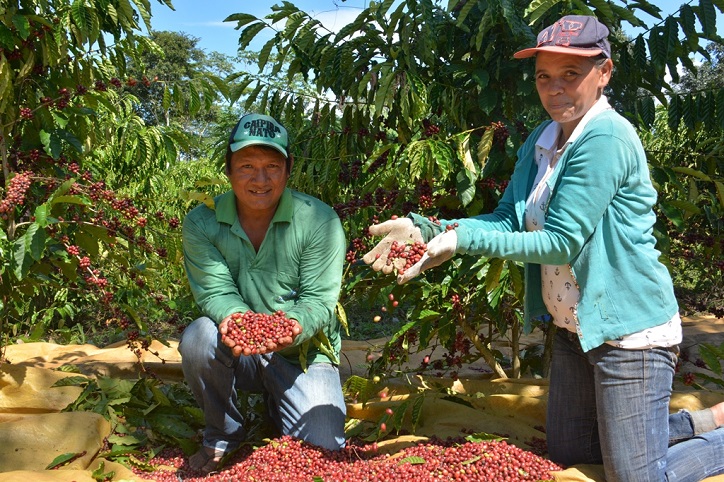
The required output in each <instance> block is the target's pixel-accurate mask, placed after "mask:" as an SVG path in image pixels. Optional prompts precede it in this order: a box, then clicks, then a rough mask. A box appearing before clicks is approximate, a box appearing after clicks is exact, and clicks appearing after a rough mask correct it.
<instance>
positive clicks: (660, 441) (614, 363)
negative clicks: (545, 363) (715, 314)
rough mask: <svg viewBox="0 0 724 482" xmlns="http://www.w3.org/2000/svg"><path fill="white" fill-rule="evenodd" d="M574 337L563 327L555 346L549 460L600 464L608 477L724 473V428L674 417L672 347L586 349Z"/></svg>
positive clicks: (650, 479)
mask: <svg viewBox="0 0 724 482" xmlns="http://www.w3.org/2000/svg"><path fill="white" fill-rule="evenodd" d="M571 335H572V334H571ZM571 335H569V332H567V331H566V330H558V333H557V334H556V338H555V342H554V345H553V358H552V362H551V376H550V393H549V398H548V414H547V428H546V435H547V440H548V453H549V456H550V458H551V460H553V461H554V462H556V463H559V464H562V465H565V466H569V465H574V464H601V463H603V466H604V470H605V473H606V481H607V482H662V481H668V482H674V481H676V482H680V481H700V480H703V479H705V478H706V477H710V476H713V475H717V474H722V473H724V427H721V428H718V429H715V430H713V429H714V428H715V427H714V426H713V424H706V423H702V422H701V421H702V420H703V418H702V417H701V414H702V413H703V412H693V413H689V412H686V411H682V412H679V413H674V414H671V415H669V401H670V398H671V385H672V381H673V376H674V368H675V365H676V354H675V352H674V349H667V348H652V349H646V350H624V349H621V348H616V347H613V346H610V345H608V344H604V345H601V346H599V347H597V348H595V349H593V350H590V351H589V352H587V353H584V352H583V350H582V349H581V345H580V343H578V340H577V338H576V336H575V335H573V336H571ZM706 425H709V426H706ZM707 430H710V431H708V432H706V431H707ZM702 432H705V433H702Z"/></svg>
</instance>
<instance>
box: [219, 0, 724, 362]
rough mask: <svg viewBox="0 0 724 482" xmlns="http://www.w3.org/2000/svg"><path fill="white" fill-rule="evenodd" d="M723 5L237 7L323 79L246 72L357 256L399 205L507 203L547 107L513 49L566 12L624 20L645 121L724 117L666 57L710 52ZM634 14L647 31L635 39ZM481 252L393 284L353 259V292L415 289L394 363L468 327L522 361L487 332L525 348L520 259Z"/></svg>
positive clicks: (633, 97) (629, 101)
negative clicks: (296, 86) (676, 84)
mask: <svg viewBox="0 0 724 482" xmlns="http://www.w3.org/2000/svg"><path fill="white" fill-rule="evenodd" d="M715 8H719V9H720V10H721V6H720V5H718V4H714V3H712V2H711V1H709V0H704V1H701V2H699V3H698V5H692V4H685V5H682V7H681V8H680V9H679V10H678V11H676V12H675V13H674V14H672V15H669V16H667V17H666V18H664V17H663V16H662V15H661V10H660V9H659V7H657V6H656V5H655V4H653V3H651V2H648V1H642V2H636V3H634V4H629V3H627V2H620V1H615V2H604V1H589V2H584V1H581V0H576V1H572V2H571V1H564V0H546V1H535V2H528V1H505V2H501V1H498V0H467V1H465V0H462V1H451V2H449V4H448V5H447V7H444V6H441V5H440V4H439V3H438V2H432V1H426V0H406V1H402V2H397V3H395V2H371V3H370V4H369V6H368V7H367V8H366V9H364V10H363V11H362V12H361V13H360V14H359V15H358V16H357V18H356V19H355V20H354V21H352V22H351V23H350V24H349V25H347V26H345V27H344V28H342V29H341V30H340V31H339V32H337V33H332V32H329V31H327V30H325V29H324V28H323V27H322V26H321V25H320V23H319V22H318V21H317V20H316V19H315V18H313V17H312V16H310V15H308V14H307V13H305V12H303V11H301V10H299V9H298V8H297V7H296V6H295V5H293V4H292V3H289V2H284V3H283V4H281V5H276V6H274V7H272V11H271V13H269V14H268V15H267V16H265V17H263V18H257V17H256V16H254V15H251V14H248V13H238V14H233V15H230V16H229V17H228V18H227V21H229V22H236V26H237V29H239V30H240V45H242V46H244V45H248V44H249V43H250V42H251V41H252V40H253V39H255V38H256V37H258V36H259V35H261V34H262V32H268V31H269V30H272V31H273V35H272V36H271V39H270V40H268V41H267V42H266V43H265V45H264V47H263V49H262V52H261V53H260V55H259V59H258V69H259V71H262V70H267V71H268V70H271V72H284V74H285V75H286V79H287V80H288V81H289V82H290V83H291V81H292V79H296V78H298V76H299V75H301V76H302V77H303V78H304V79H308V81H309V82H310V83H313V85H314V86H315V89H316V91H317V92H318V94H316V95H315V96H310V95H308V93H307V92H305V93H304V94H302V93H301V92H295V91H294V90H293V89H290V88H288V87H286V88H280V87H278V86H276V85H273V84H270V83H266V82H264V80H263V79H260V78H259V76H258V74H254V73H252V72H249V71H246V72H243V73H239V74H238V77H237V78H238V79H239V80H240V81H241V84H242V85H243V86H244V89H246V90H245V91H246V92H248V95H247V96H246V99H245V100H246V106H247V107H248V106H250V105H252V104H253V103H256V105H257V106H258V107H259V108H261V109H263V110H265V111H267V112H269V113H270V114H271V115H274V116H276V117H278V118H280V119H282V120H283V121H284V122H285V124H286V125H287V126H288V127H289V128H290V130H291V131H292V132H295V133H296V136H295V139H294V146H293V147H294V149H293V150H294V152H295V153H297V162H296V163H295V169H294V172H293V176H292V179H291V182H292V183H293V185H295V186H296V187H298V188H299V189H301V190H304V191H307V192H310V193H312V194H315V195H317V196H319V197H320V198H322V199H323V200H325V201H327V202H329V203H331V204H333V205H335V208H336V209H337V212H338V213H340V216H341V217H342V218H343V222H344V224H345V227H346V229H347V232H348V233H349V236H350V239H351V240H352V243H351V246H350V254H349V256H348V258H349V259H350V261H353V260H354V259H355V257H358V256H359V255H361V254H362V253H363V252H364V251H365V250H366V249H369V248H370V247H371V243H372V242H373V240H370V239H367V237H366V236H365V228H366V227H367V226H368V225H369V224H370V223H372V222H376V220H378V219H382V218H384V217H389V216H390V215H391V214H398V215H400V214H405V213H407V212H410V211H415V212H418V213H421V214H423V215H427V216H432V217H439V218H446V219H454V218H457V217H465V216H470V215H477V214H481V213H485V212H489V211H491V210H492V209H494V207H495V205H496V204H497V201H498V199H499V197H500V195H501V192H502V190H503V189H504V188H505V182H504V181H501V180H502V179H507V178H508V177H509V176H510V173H511V170H512V167H513V165H514V162H515V158H516V149H517V147H518V146H519V145H521V143H522V141H524V140H525V138H526V136H527V134H528V131H529V129H530V128H532V127H533V126H535V125H536V124H537V123H538V122H539V121H540V120H541V119H543V118H544V117H545V114H544V112H543V110H542V109H541V108H540V106H539V101H538V99H537V95H536V92H535V86H534V83H533V79H532V67H533V66H532V63H531V62H528V61H518V60H514V59H513V57H512V54H513V53H514V52H515V51H517V50H518V49H520V48H523V47H527V46H529V45H531V44H532V43H533V42H534V40H535V33H536V32H538V31H539V30H540V29H541V28H542V27H543V26H545V25H548V24H549V23H551V22H552V21H553V20H554V19H557V18H558V17H559V16H561V15H563V14H593V15H596V16H598V17H599V19H601V20H602V21H603V22H604V23H606V24H607V25H608V26H609V27H610V29H611V31H612V32H613V34H614V35H613V36H612V50H613V52H614V62H615V64H616V65H617V66H618V68H617V70H616V74H615V75H614V76H613V79H612V81H611V85H610V89H609V91H607V95H609V97H610V98H611V101H612V102H613V103H614V104H615V105H616V106H617V108H618V109H619V110H620V111H621V112H623V113H624V114H625V115H628V116H629V117H630V119H631V120H632V121H633V122H634V123H635V124H637V125H641V126H643V127H645V126H651V125H652V123H653V122H654V120H655V119H656V116H657V113H656V107H655V102H654V99H656V100H657V101H659V102H661V103H663V104H664V105H666V106H667V109H668V111H669V112H668V114H669V116H668V119H669V122H670V123H671V124H670V125H671V126H674V127H676V126H678V125H679V124H682V125H683V126H684V127H685V128H686V129H687V131H688V132H692V130H693V129H695V128H698V126H704V127H705V128H706V129H714V131H711V132H720V129H721V126H720V125H718V124H717V121H718V117H717V116H718V113H719V112H720V111H722V110H724V109H721V108H720V106H719V102H718V97H717V95H718V93H717V92H716V91H707V92H701V93H696V94H687V95H682V96H679V95H676V92H674V90H673V88H672V86H671V85H670V84H669V83H667V82H666V80H665V78H666V76H665V74H666V72H667V70H668V71H670V72H672V75H673V76H674V81H677V80H678V78H677V77H676V73H674V71H675V70H676V69H675V66H676V65H678V64H679V63H682V64H683V65H685V66H688V67H690V68H692V67H693V65H692V61H691V57H692V55H693V54H695V53H699V54H705V53H706V50H705V49H704V47H703V46H702V45H703V43H704V42H717V41H719V36H718V34H717V32H716V25H715V23H713V21H712V19H713V18H714V14H715V11H714V9H715ZM644 18H653V19H654V22H653V24H649V23H647V21H645V20H643V19H644ZM624 25H630V26H633V27H638V28H639V29H640V30H642V33H640V34H638V35H637V36H636V37H634V38H627V37H626V36H625V35H623V33H622V27H623V26H624ZM682 32H683V33H685V36H684V37H683V40H681V39H680V38H679V37H680V35H679V34H680V33H682ZM283 66H284V67H285V70H284V69H283V68H282V67H283ZM659 115H660V114H659ZM717 129H718V130H717ZM661 162H662V163H663V164H666V161H665V160H663V159H662V160H661ZM679 174H680V175H686V174H684V173H679ZM712 180H713V178H712ZM713 181H714V182H713V184H712V186H716V181H715V180H713ZM710 192H711V191H710ZM702 202H703V201H702ZM718 212H719V211H718V208H715V209H714V211H712V214H717V213H718ZM660 232H661V233H665V231H660ZM664 237H665V236H664ZM661 242H662V244H664V243H666V239H662V241H661ZM478 262H479V264H478V265H476V264H475V262H473V261H467V260H462V261H460V263H457V264H451V265H450V267H448V268H447V269H446V270H445V271H443V270H439V271H438V272H437V273H435V274H426V275H425V277H424V278H423V279H421V280H419V281H416V282H415V283H413V284H412V285H410V286H409V287H403V288H394V289H393V288H391V287H390V286H389V283H390V281H389V279H381V278H377V277H376V276H375V275H374V274H372V273H370V272H369V271H368V270H367V269H366V268H365V267H362V266H359V265H352V266H350V269H349V270H348V272H347V277H346V283H345V287H344V296H345V298H350V299H352V298H354V299H357V300H358V299H360V297H361V296H367V297H368V298H367V299H368V300H369V302H370V303H371V304H380V303H381V302H384V296H386V295H387V294H388V293H389V292H390V291H391V290H392V291H394V293H395V296H396V297H397V298H398V299H400V300H402V301H403V302H404V301H406V300H408V299H412V298H414V299H415V306H413V307H412V308H410V309H408V310H406V311H404V312H402V311H401V312H400V313H399V316H401V317H402V319H403V320H404V322H403V323H402V327H401V328H400V329H399V330H398V332H397V334H396V335H395V336H393V337H392V340H391V341H390V344H389V345H388V350H389V351H388V352H386V355H387V356H386V357H383V358H384V359H385V361H387V362H390V361H391V362H393V363H398V362H402V361H404V360H405V356H404V354H402V353H403V352H405V351H406V350H409V349H410V347H414V349H418V350H420V349H424V348H427V347H428V345H430V346H433V345H431V344H433V343H439V344H440V345H441V346H443V347H445V348H446V349H448V350H449V349H451V348H453V347H452V345H451V343H454V342H453V340H455V339H456V337H458V336H460V335H459V334H458V329H457V328H456V327H459V328H460V331H461V332H462V333H463V337H467V338H468V341H469V342H470V343H473V344H474V346H475V348H476V350H475V351H476V352H477V353H478V355H477V356H480V357H483V358H484V359H485V361H486V362H487V363H488V364H489V365H491V367H492V368H493V369H494V370H495V371H496V373H500V374H501V375H502V374H503V373H502V370H503V369H504V368H503V367H505V369H506V370H507V369H510V370H509V373H512V374H513V375H514V376H518V375H519V374H520V369H521V365H520V362H519V361H518V360H517V359H516V355H513V359H511V360H505V359H504V358H503V357H502V354H497V353H494V352H491V351H489V349H488V346H489V345H490V342H491V341H493V340H494V339H498V338H500V337H507V336H511V343H512V345H513V346H514V347H515V351H517V350H519V349H526V348H524V347H520V346H518V342H517V340H518V337H519V335H520V333H522V332H523V328H524V327H522V326H521V320H520V318H521V314H520V293H521V291H522V281H521V276H520V272H519V267H517V266H515V265H512V264H510V263H502V262H501V261H500V260H485V259H483V260H478ZM472 266H475V268H474V269H473V268H472ZM488 273H490V275H488ZM452 293H455V294H458V295H459V296H460V297H461V300H464V301H463V304H464V306H465V308H464V314H456V313H454V310H453V309H452V308H451V304H450V303H451V302H450V301H449V299H446V298H445V296H446V294H452ZM352 295H353V296H352ZM345 298H343V302H344V299H345ZM461 316H462V317H463V319H464V323H462V321H463V320H461V319H460V317H461ZM466 327H467V329H466ZM530 328H531V326H525V329H530ZM418 337H419V338H418ZM476 337H477V338H476ZM413 340H414V342H413ZM475 340H477V341H475ZM395 350H397V351H399V352H400V353H395ZM475 351H473V353H472V354H471V356H473V357H474V356H475V354H474V353H475ZM448 358H449V359H450V360H451V361H452V363H446V364H443V368H446V369H453V368H454V366H455V365H456V362H457V361H458V360H457V359H456V358H455V354H454V353H450V354H449V356H448ZM528 366H531V365H530V364H528ZM378 368H381V367H378ZM544 370H545V368H544Z"/></svg>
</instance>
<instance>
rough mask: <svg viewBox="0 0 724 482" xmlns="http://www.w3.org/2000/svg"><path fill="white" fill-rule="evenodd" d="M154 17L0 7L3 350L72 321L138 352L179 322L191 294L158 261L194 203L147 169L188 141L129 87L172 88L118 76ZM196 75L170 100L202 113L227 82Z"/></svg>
mask: <svg viewBox="0 0 724 482" xmlns="http://www.w3.org/2000/svg"><path fill="white" fill-rule="evenodd" d="M159 3H160V4H161V5H163V6H164V8H165V7H170V6H171V3H170V1H169V0H165V1H163V2H159ZM150 17H151V5H150V3H148V2H145V1H140V0H133V1H129V0H112V1H110V2H108V1H105V0H103V1H89V2H71V1H69V0H51V1H47V2H46V1H44V2H37V1H32V0H21V1H19V2H15V3H12V4H8V5H4V6H2V7H0V74H1V76H0V78H1V79H2V80H1V81H0V162H1V164H2V172H1V173H0V255H1V256H2V259H3V264H2V267H0V333H1V335H2V340H0V347H3V346H5V344H6V343H8V342H9V340H10V339H15V338H22V339H26V340H39V339H42V338H44V337H47V336H52V334H53V332H56V333H61V334H62V333H65V334H66V335H68V334H69V331H68V330H69V329H70V328H71V327H72V326H74V325H75V324H77V323H80V324H82V325H83V329H82V330H81V334H80V335H79V337H80V338H81V339H82V338H83V336H84V335H85V333H91V332H96V333H98V332H106V333H113V332H118V333H120V336H121V337H123V336H126V337H127V338H128V339H129V340H132V343H131V345H132V349H133V350H134V351H137V352H138V350H142V349H145V348H146V347H147V346H148V343H149V341H150V339H151V338H153V337H161V338H164V337H165V336H167V335H163V336H161V333H160V332H159V331H158V329H156V328H154V327H153V326H152V324H151V322H152V321H158V320H163V321H164V322H165V323H170V324H174V323H177V322H178V321H179V320H178V314H177V313H176V311H175V309H176V307H177V306H178V304H179V303H181V304H184V303H185V304H188V303H187V302H186V301H184V299H185V298H184V297H186V298H188V295H179V293H182V291H180V290H181V289H183V284H179V283H178V281H179V280H181V279H182V277H181V270H180V269H179V268H176V269H175V274H176V276H175V277H173V276H170V277H165V276H164V271H165V270H166V269H167V266H168V265H169V264H171V265H173V266H178V263H179V260H180V258H181V254H180V247H179V246H180V244H179V236H178V233H179V224H180V219H182V216H183V215H184V214H185V212H186V210H187V209H188V206H189V202H188V201H190V200H188V199H187V201H186V202H183V201H180V200H179V199H178V198H175V199H173V200H172V201H171V202H168V195H169V191H168V190H167V189H165V186H164V189H159V186H154V185H153V181H154V179H157V178H158V176H156V175H154V174H153V173H154V172H158V171H159V170H160V169H166V168H168V167H169V165H173V164H175V163H176V160H177V157H178V149H179V148H184V147H187V146H188V144H189V142H190V141H189V138H188V135H187V134H186V133H185V132H184V131H183V130H181V129H179V128H178V127H177V126H175V125H167V126H146V125H145V124H144V122H143V121H142V120H141V119H140V117H139V116H138V113H137V111H136V106H137V104H138V99H136V98H135V97H133V96H132V95H130V94H128V92H127V91H126V90H124V87H125V86H130V85H135V84H137V83H138V82H143V83H146V84H149V85H150V84H152V83H157V84H159V85H162V86H163V88H164V89H166V90H167V91H173V90H174V88H175V87H174V85H173V84H171V83H169V82H166V81H165V80H164V79H158V78H153V79H149V78H141V79H136V78H134V77H131V76H129V75H128V74H127V71H126V65H127V62H128V61H130V60H132V59H138V58H139V56H140V54H141V53H142V52H144V51H146V50H148V49H151V50H153V49H154V48H155V46H154V44H153V42H152V41H150V40H149V39H148V37H145V36H143V35H141V27H142V25H141V24H139V22H143V26H144V27H145V28H147V29H150ZM108 39H113V40H114V44H112V45H109V44H107V41H108ZM136 64H138V62H137V61H136ZM189 82H191V81H189ZM193 82H194V83H195V85H194V86H191V87H190V88H188V89H186V90H185V92H187V94H185V95H184V96H181V95H180V94H175V95H170V94H169V95H167V96H166V98H165V103H166V105H170V104H172V103H176V104H178V105H179V106H181V107H179V109H181V108H182V109H184V110H185V111H188V112H191V113H193V112H198V111H200V110H201V109H203V108H206V107H209V106H210V105H211V104H212V103H213V101H214V100H215V99H217V98H218V95H219V93H223V92H225V90H224V89H223V86H222V88H221V89H220V88H219V87H218V86H217V84H216V83H215V80H214V79H213V78H212V77H210V76H209V77H206V78H199V79H194V80H193ZM174 192H178V187H174ZM159 193H162V194H163V197H159ZM72 336H75V335H72ZM101 336H103V335H101ZM111 336H112V335H111ZM61 337H62V335H61ZM106 338H107V337H106ZM76 339H77V338H76ZM0 359H2V350H1V349H0Z"/></svg>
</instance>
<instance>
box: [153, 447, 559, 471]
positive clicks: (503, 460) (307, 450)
mask: <svg viewBox="0 0 724 482" xmlns="http://www.w3.org/2000/svg"><path fill="white" fill-rule="evenodd" d="M350 442H351V441H350ZM151 464H152V465H154V466H157V467H163V469H159V470H157V471H156V472H154V473H153V474H151V477H152V478H153V480H155V481H157V482H170V481H174V482H176V481H178V480H184V481H185V482H200V481H205V482H211V481H214V482H216V481H232V480H233V481H237V482H246V481H255V482H259V481H275V482H302V481H304V482H309V481H314V480H323V481H324V482H370V481H380V482H384V481H416V482H439V481H470V482H473V481H474V482H502V481H513V482H524V481H540V480H551V479H552V478H553V477H552V475H551V471H558V470H562V469H563V468H562V467H560V466H558V465H556V464H554V463H553V462H551V461H550V460H547V459H545V458H543V457H540V456H538V455H535V454H533V453H531V452H528V451H526V450H523V449H520V448H518V447H516V446H515V445H511V444H509V443H507V442H505V441H485V442H469V441H466V440H465V439H458V440H436V439H432V440H429V441H428V442H424V443H420V444H417V445H414V446H412V447H408V448H406V449H403V450H401V451H399V452H398V453H396V454H394V455H392V454H388V453H380V452H378V450H377V444H376V443H375V444H368V445H356V444H354V443H348V444H347V447H345V448H344V449H342V450H340V451H337V452H331V451H329V450H325V449H321V448H319V447H315V446H314V445H310V444H307V443H304V442H301V441H300V440H297V439H294V438H292V437H289V436H283V437H280V438H276V439H273V440H272V441H271V442H270V443H269V444H267V445H264V446H262V447H259V448H257V449H255V450H254V449H252V448H251V447H250V446H245V447H243V448H242V449H241V450H240V451H239V452H238V453H237V454H235V455H234V456H232V457H231V460H229V461H228V462H227V464H226V465H225V466H224V467H221V468H220V469H219V471H218V472H213V473H211V474H198V473H195V472H193V471H192V470H191V469H190V468H189V467H188V465H187V459H186V457H184V456H183V454H181V453H180V451H177V452H175V453H173V452H170V451H165V452H163V453H162V454H159V456H157V457H156V458H155V459H154V460H152V461H151ZM169 469H170V470H169ZM144 475H145V476H146V477H149V475H148V474H144Z"/></svg>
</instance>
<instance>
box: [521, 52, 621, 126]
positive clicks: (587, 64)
mask: <svg viewBox="0 0 724 482" xmlns="http://www.w3.org/2000/svg"><path fill="white" fill-rule="evenodd" d="M612 69H613V63H612V62H611V60H610V59H608V60H606V63H604V64H603V65H602V66H596V64H595V61H594V60H593V59H592V58H590V57H581V56H577V55H570V54H559V53H553V52H538V54H537V55H536V60H535V85H536V88H537V89H538V96H539V97H540V100H541V103H542V104H543V108H544V109H545V110H546V112H548V115H550V116H551V119H553V120H554V121H556V122H558V123H559V124H561V127H562V129H563V132H564V134H565V135H566V138H567V137H568V136H570V135H571V133H573V129H575V128H576V126H577V125H578V123H579V122H580V121H581V118H582V117H583V116H584V115H585V114H586V112H588V110H589V109H590V108H591V106H593V104H595V103H596V101H597V100H598V98H599V97H601V93H602V92H603V88H604V87H605V86H606V85H607V84H608V81H609V80H610V79H611V70H612Z"/></svg>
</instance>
